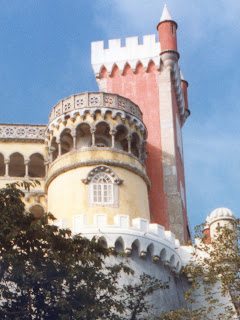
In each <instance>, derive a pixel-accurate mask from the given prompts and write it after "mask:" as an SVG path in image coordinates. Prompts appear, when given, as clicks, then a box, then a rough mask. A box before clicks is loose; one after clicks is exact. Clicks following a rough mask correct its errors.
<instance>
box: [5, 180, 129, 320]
mask: <svg viewBox="0 0 240 320" xmlns="http://www.w3.org/2000/svg"><path fill="white" fill-rule="evenodd" d="M30 185H33V183H30ZM30 185H29V184H27V185H25V187H26V186H27V187H28V188H29V186H30ZM18 186H21V187H24V185H23V184H21V185H19V184H11V185H7V187H6V188H4V189H1V190H0V226H1V230H0V293H1V301H0V318H1V319H87V320H91V319H111V320H113V319H121V314H122V313H123V312H124V303H123V302H122V301H121V300H120V299H118V298H117V295H118V278H119V276H120V274H121V273H122V272H126V273H130V272H132V271H131V269H129V268H128V267H127V266H125V265H124V264H122V263H121V264H118V265H112V266H107V265H105V263H104V258H106V257H107V256H109V255H112V254H113V255H114V254H115V253H114V252H113V251H111V250H109V249H106V248H104V247H103V246H102V245H101V243H99V242H98V241H96V240H93V241H89V240H87V239H84V238H82V237H81V236H74V237H72V235H71V232H70V230H62V229H59V228H58V227H57V226H55V225H54V224H53V222H54V220H55V218H54V217H53V216H52V215H51V214H46V215H44V216H43V217H41V218H38V219H36V218H35V217H34V216H33V215H32V214H31V213H28V212H26V210H25V206H24V203H23V202H22V200H21V198H22V197H23V196H24V194H23V192H22V191H21V190H20V189H19V188H17V187H18Z"/></svg>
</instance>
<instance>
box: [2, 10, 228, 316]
mask: <svg viewBox="0 0 240 320" xmlns="http://www.w3.org/2000/svg"><path fill="white" fill-rule="evenodd" d="M177 28H178V26H177V23H176V22H175V21H174V20H173V19H172V17H171V15H170V13H169V11H168V9H167V7H166V6H165V7H164V10H163V13H162V16H161V19H160V22H159V23H158V25H157V31H158V36H159V40H157V39H156V37H155V34H154V35H147V36H144V37H143V43H142V44H139V40H138V38H137V37H132V38H127V39H126V45H125V46H121V40H120V39H114V40H109V43H108V48H107V49H105V48H104V43H103V42H102V41H99V42H93V43H92V51H91V61H92V67H93V70H94V73H95V76H96V81H97V83H98V85H99V92H87V93H82V94H76V95H72V96H70V97H68V98H66V99H63V100H61V101H60V102H58V103H57V104H56V105H55V106H54V107H53V108H52V111H51V114H50V116H49V122H48V123H47V124H46V125H20V124H1V125H0V186H1V187H4V186H5V184H6V183H11V182H13V181H18V180H29V179H30V178H32V179H37V180H39V181H40V185H39V186H38V187H37V188H36V189H32V190H30V191H29V192H25V199H24V201H25V204H26V208H27V210H29V211H30V212H32V213H33V214H34V215H36V216H41V215H42V214H43V213H44V212H46V211H49V212H52V213H53V214H54V215H55V216H56V218H57V219H58V221H57V223H58V225H59V227H61V228H65V227H69V228H72V231H73V233H74V234H76V233H82V234H84V235H85V236H87V237H89V238H92V237H93V236H95V235H97V236H99V237H100V238H102V239H103V241H104V242H105V244H106V246H108V247H115V248H116V249H117V250H120V251H121V250H122V251H125V252H126V254H127V255H128V256H129V257H131V259H130V265H131V267H132V268H133V269H134V270H135V271H136V275H140V274H141V273H143V272H146V273H149V274H151V275H154V276H155V277H158V278H160V279H163V280H164V279H168V278H170V279H171V283H172V290H169V291H168V292H159V293H158V294H157V295H156V297H155V302H154V303H155V305H158V304H159V299H160V301H163V307H162V310H171V309H173V308H181V307H182V306H185V301H184V292H185V291H186V289H187V288H188V286H189V284H188V283H187V280H186V279H183V278H182V277H180V276H179V271H180V269H181V267H182V266H183V265H185V264H186V263H188V261H189V259H190V255H191V252H192V248H191V247H184V246H183V245H184V244H186V243H187V242H188V241H189V240H190V232H189V227H188V219H187V202H186V191H185V190H186V186H185V179H184V157H183V144H182V128H183V125H184V123H185V121H186V120H187V118H188V117H189V115H190V111H189V107H188V98H187V88H188V83H187V81H186V80H185V79H184V77H183V75H182V72H181V70H180V66H179V57H180V55H179V53H178V49H177ZM219 212H220V211H219ZM214 214H215V216H214V217H213V218H212V220H211V221H212V222H211V221H210V227H211V223H213V222H216V221H222V220H224V221H225V220H231V219H234V215H233V214H232V213H229V211H227V212H226V210H225V211H224V210H223V213H221V214H220V213H219V214H218V213H217V214H216V212H215V213H214ZM210 227H209V228H210ZM208 230H210V229H208ZM207 232H208V231H207ZM209 232H210V231H209ZM209 234H210V233H209ZM181 245H182V246H181Z"/></svg>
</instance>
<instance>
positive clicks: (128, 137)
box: [127, 135, 132, 153]
mask: <svg viewBox="0 0 240 320" xmlns="http://www.w3.org/2000/svg"><path fill="white" fill-rule="evenodd" d="M127 141H128V153H132V152H131V142H132V137H131V136H130V135H129V136H127Z"/></svg>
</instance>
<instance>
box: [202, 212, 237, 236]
mask: <svg viewBox="0 0 240 320" xmlns="http://www.w3.org/2000/svg"><path fill="white" fill-rule="evenodd" d="M235 219H236V218H235V215H234V213H233V212H232V211H231V210H230V209H228V208H217V209H215V210H213V211H212V212H211V214H210V215H209V216H208V217H207V223H208V225H209V228H210V237H211V238H213V237H214V236H215V235H216V229H217V228H218V227H224V226H226V225H227V226H228V227H231V226H233V221H234V220H235Z"/></svg>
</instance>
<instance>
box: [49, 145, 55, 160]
mask: <svg viewBox="0 0 240 320" xmlns="http://www.w3.org/2000/svg"><path fill="white" fill-rule="evenodd" d="M54 150H55V149H54V148H53V147H50V148H49V150H48V153H49V157H50V162H53V152H54Z"/></svg>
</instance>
